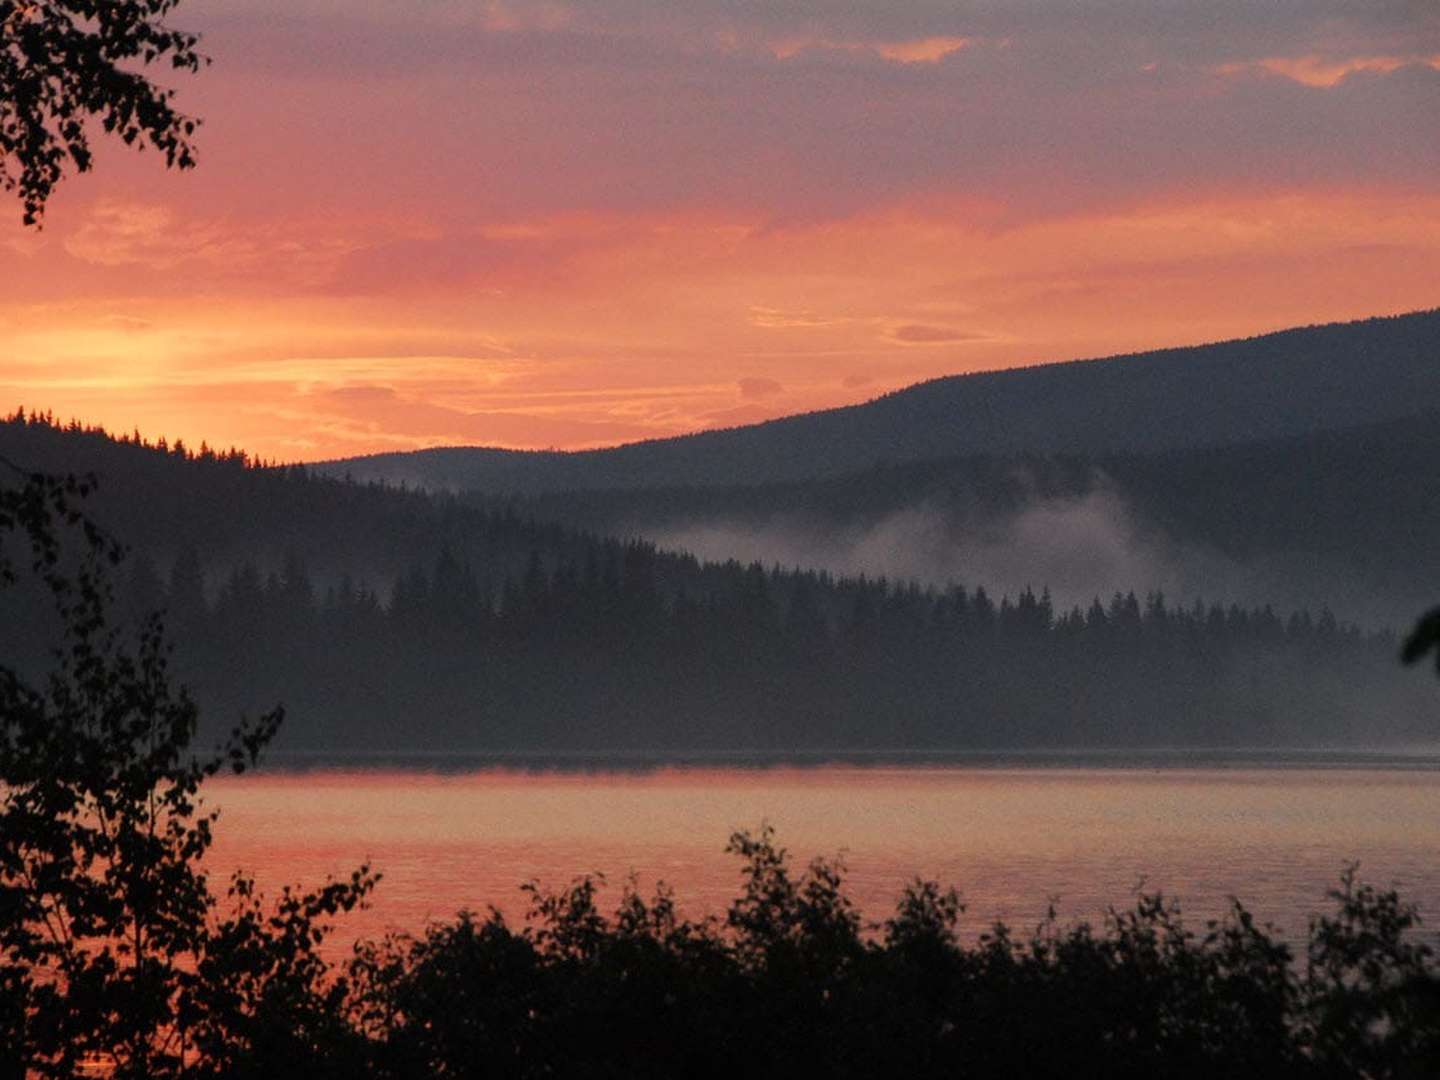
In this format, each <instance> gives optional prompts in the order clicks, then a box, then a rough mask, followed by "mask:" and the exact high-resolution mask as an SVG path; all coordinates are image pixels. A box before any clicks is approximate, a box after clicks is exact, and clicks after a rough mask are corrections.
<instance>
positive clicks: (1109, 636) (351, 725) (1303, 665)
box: [0, 418, 1434, 752]
mask: <svg viewBox="0 0 1440 1080" xmlns="http://www.w3.org/2000/svg"><path fill="white" fill-rule="evenodd" d="M0 454H3V455H4V456H5V457H6V458H7V459H9V460H10V461H13V462H16V463H19V464H23V465H25V466H27V467H29V468H32V469H35V468H40V469H47V470H51V471H75V470H80V471H92V472H95V473H96V474H97V475H98V477H99V480H100V491H99V493H98V494H97V495H96V496H95V497H94V499H93V500H92V501H91V507H92V510H93V513H94V515H95V516H96V517H97V518H99V519H100V520H101V522H102V523H103V524H104V525H105V527H106V528H108V529H109V530H110V531H112V532H114V533H116V534H117V535H118V536H120V537H121V538H123V539H125V540H127V541H129V543H130V544H131V545H132V546H133V548H134V549H135V555H134V557H132V559H131V560H130V561H129V563H128V564H127V565H125V566H123V567H121V569H120V571H119V573H120V579H119V600H120V606H121V608H122V610H124V611H126V612H128V613H129V615H130V616H131V617H135V616H138V615H139V614H141V613H143V612H145V611H147V610H150V609H153V608H156V607H159V608H163V609H165V610H166V611H167V612H168V618H169V622H170V626H171V628H172V631H173V633H174V635H175V637H176V639H177V642H178V648H177V653H176V660H175V662H176V665H177V668H178V670H179V672H180V673H181V675H182V677H183V678H184V679H185V680H187V681H188V682H190V683H191V684H192V685H193V686H194V687H195V688H196V693H197V697H198V700H199V701H200V702H201V703H202V705H203V706H204V707H205V709H206V715H207V716H208V717H209V718H210V721H211V723H212V725H215V726H223V725H224V724H226V723H227V722H228V721H230V720H231V719H233V717H234V716H235V715H236V713H238V712H241V711H250V712H254V711H256V710H259V709H262V708H265V707H268V706H269V705H272V704H273V703H275V702H276V701H283V702H285V703H286V704H287V705H288V706H289V707H290V709H291V717H292V719H291V721H290V723H289V724H288V726H287V729H286V734H285V736H284V738H285V740H286V741H287V742H288V743H289V745H291V746H292V747H309V748H312V749H315V750H318V751H321V752H324V751H326V750H342V749H357V748H368V749H372V750H379V751H389V752H403V751H406V750H414V749H426V750H456V749H458V750H467V751H486V750H507V751H541V752H548V751H556V750H584V751H596V750H607V749H615V748H627V749H632V750H642V751H657V752H684V751H690V750H701V749H706V750H745V751H759V752H784V751H787V750H811V751H843V750H847V749H883V750H905V749H948V750H963V749H968V748H975V747H1020V746H1049V747H1082V746H1096V745H1103V746H1112V747H1126V746H1129V747H1156V746H1187V745H1190V746H1194V745H1205V746H1262V745H1268V746H1316V745H1326V744H1337V743H1343V744H1364V745H1377V744H1384V743H1393V742H1397V741H1407V740H1416V739H1420V738H1423V737H1425V736H1426V734H1427V733H1428V732H1429V731H1430V728H1431V718H1432V712H1433V707H1434V694H1433V687H1432V686H1431V683H1430V680H1428V679H1425V678H1423V677H1422V676H1420V675H1418V674H1417V673H1415V672H1410V671H1405V670H1403V669H1401V668H1400V667H1399V665H1398V664H1397V662H1396V660H1395V650H1396V644H1395V640H1394V638H1393V636H1391V635H1388V634H1383V633H1382V634H1368V633H1363V632H1361V631H1359V630H1357V629H1356V628H1354V627H1353V626H1347V625H1346V624H1345V623H1344V622H1343V621H1341V620H1337V619H1336V618H1335V617H1334V616H1333V615H1331V613H1330V612H1329V611H1327V610H1324V609H1316V610H1314V611H1308V612H1284V611H1277V610H1275V609H1273V608H1272V607H1269V606H1263V605H1255V606H1250V607H1246V606H1241V605H1223V606H1222V605H1213V604H1212V605H1207V604H1199V603H1186V604H1184V605H1183V606H1182V605H1178V604H1176V603H1174V602H1173V601H1169V600H1167V599H1166V598H1165V597H1163V596H1161V595H1159V594H1151V595H1146V594H1145V592H1144V591H1143V589H1142V590H1141V591H1139V593H1138V595H1137V593H1136V592H1131V591H1129V590H1125V591H1119V590H1117V591H1116V592H1115V593H1113V594H1111V595H1109V596H1105V597H1099V598H1095V599H1094V600H1093V602H1089V603H1087V604H1086V605H1083V606H1081V607H1076V608H1069V607H1060V606H1057V605H1056V604H1055V603H1054V602H1053V601H1052V598H1051V597H1050V596H1049V595H1048V594H1047V593H1046V591H1045V589H1044V580H1043V579H1037V580H1036V581H1035V583H1034V588H1033V589H1030V588H1027V589H1023V590H1020V591H1018V592H1017V593H1015V594H1012V595H1010V596H1003V595H1000V596H997V595H995V594H993V593H991V592H989V591H987V590H986V589H985V588H983V583H977V582H974V581H968V582H953V583H950V584H948V585H946V586H944V587H934V588H922V587H918V586H915V585H912V584H909V583H907V582H896V581H878V580H874V579H866V578H860V577H850V578H846V577H840V576H836V575H831V574H825V573H816V572H812V571H800V570H782V569H778V568H774V567H770V568H767V567H765V566H762V565H758V564H749V565H742V564H741V563H739V562H733V561H732V562H725V563H709V564H706V563H702V562H700V561H698V560H696V559H694V558H690V557H687V556H683V555H679V554H668V553H666V552H663V551H661V550H658V549H657V548H656V547H655V546H654V545H653V544H649V543H646V542H642V541H629V542H622V541H619V540H614V539H604V538H600V537H596V536H593V535H590V534H586V533H581V532H577V531H574V530H572V529H569V528H566V527H563V526H560V525H555V524H544V523H533V522H530V521H528V520H526V519H524V518H523V517H521V516H519V515H517V514H515V513H514V512H513V511H511V510H484V509H480V508H475V507H469V506H465V505H463V504H461V503H459V502H457V501H456V500H454V499H449V498H435V497H430V496H426V495H423V494H417V493H413V492H412V493H404V492H397V491H393V490H386V489H383V488H379V487H367V486H360V485H354V484H345V483H342V482H339V481H334V480H326V479H316V478H314V477H311V476H309V475H308V474H306V472H305V471H304V470H302V469H257V468H253V467H251V466H250V465H248V463H247V462H246V461H245V460H244V458H243V457H242V456H241V455H238V454H223V455H216V454H213V453H210V452H208V451H202V452H200V453H196V454H192V453H190V452H189V451H186V450H184V449H183V448H166V449H163V450H162V449H160V448H157V447H147V446H145V445H143V444H141V443H139V442H136V441H117V440H113V439H110V438H109V437H107V436H105V435H104V434H103V433H102V432H98V431H85V430H82V429H80V428H78V427H74V428H69V429H62V428H58V427H56V426H54V425H53V424H52V423H49V422H48V421H47V420H44V419H41V420H35V419H32V418H26V419H19V418H15V419H12V420H10V421H8V422H4V423H0ZM0 482H10V481H0ZM0 598H3V603H4V605H5V606H4V614H5V618H4V619H0V656H3V657H6V658H7V659H8V658H11V657H14V658H17V662H21V663H22V664H24V665H29V664H36V663H43V660H44V646H45V644H46V643H47V642H48V641H50V640H51V638H50V636H49V634H48V632H47V630H46V625H47V624H46V620H45V617H44V614H43V610H42V609H41V608H40V607H38V606H37V605H36V603H35V600H34V597H33V596H30V595H29V594H27V593H25V592H24V591H23V590H18V589H9V590H6V591H4V592H3V593H0ZM212 730H214V728H212Z"/></svg>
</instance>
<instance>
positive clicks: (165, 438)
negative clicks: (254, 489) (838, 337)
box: [4, 305, 1440, 467]
mask: <svg viewBox="0 0 1440 1080" xmlns="http://www.w3.org/2000/svg"><path fill="white" fill-rule="evenodd" d="M1433 314H1440V305H1435V306H1430V307H1422V308H1416V309H1414V310H1410V311H1399V312H1386V313H1382V314H1375V315H1368V316H1360V317H1359V318H1355V319H1345V320H1334V321H1327V322H1315V323H1305V324H1300V325H1295V326H1284V327H1279V328H1275V329H1270V330H1262V331H1258V332H1256V333H1254V334H1243V335H1238V336H1236V337H1231V338H1220V339H1214V340H1206V341H1198V342H1190V343H1182V344H1178V345H1158V346H1154V347H1149V348H1143V347H1142V348H1139V349H1135V350H1131V351H1127V352H1122V353H1111V354H1107V355H1103V356H1072V357H1068V358H1066V359H1063V360H1041V361H1037V362H1035V363H1020V364H1013V365H1007V366H1004V367H997V368H983V369H979V370H975V371H958V372H950V373H940V374H937V375H932V376H929V377H927V378H925V379H921V380H919V381H918V382H914V383H908V384H905V385H903V386H896V387H893V388H891V389H889V390H885V391H883V392H880V393H876V394H875V395H873V396H871V397H866V398H862V399H860V400H857V401H852V402H844V403H841V404H838V405H825V406H820V407H817V408H814V409H804V410H801V411H798V412H793V413H783V414H779V415H776V416H770V417H765V418H763V419H759V420H752V421H748V422H744V423H738V424H732V425H726V426H716V427H708V428H698V429H695V430H693V431H681V432H676V433H673V434H667V435H652V436H647V437H645V438H639V439H632V440H629V441H624V442H614V443H602V444H597V445H593V446H588V445H586V446H573V447H556V446H500V445H494V444H485V443H434V444H432V445H427V446H417V447H412V448H409V449H402V450H393V449H390V450H374V451H364V452H359V453H355V454H351V455H347V456H346V457H343V458H334V457H329V458H327V457H312V458H266V457H265V456H264V455H263V454H262V453H259V452H257V451H255V450H254V449H252V448H251V447H248V446H243V445H239V444H235V443H229V444H222V443H220V442H218V441H214V440H211V439H209V438H207V437H205V436H204V435H201V436H200V437H198V438H192V437H191V436H189V435H183V434H172V433H171V432H168V431H155V432H147V431H142V430H140V429H139V428H138V427H132V428H130V429H117V428H112V427H110V426H108V425H106V424H104V423H102V422H99V421H95V420H93V419H91V418H88V417H85V416H78V415H71V416H63V415H62V414H59V413H56V412H55V411H54V410H53V409H52V408H49V407H48V406H45V405H43V404H39V405H33V404H31V403H27V402H23V401H20V402H15V403H14V405H12V406H11V409H10V411H9V412H7V413H5V414H4V416H5V417H7V418H8V417H10V416H14V415H15V414H16V411H17V410H18V411H21V412H24V413H25V414H26V415H28V416H45V415H49V416H50V417H51V418H52V419H53V421H54V423H55V424H56V425H58V426H61V427H64V426H67V425H70V424H75V423H78V424H79V425H80V426H81V427H82V428H85V429H87V430H89V429H96V430H100V431H103V432H104V433H105V434H106V435H107V436H110V437H112V438H121V437H124V438H134V437H135V436H139V438H140V441H141V443H142V444H143V445H146V446H154V445H156V444H157V443H158V444H160V445H165V446H173V445H175V443H176V442H177V441H179V442H182V443H184V444H185V445H187V446H189V447H190V448H191V449H198V448H199V447H200V446H201V445H207V446H208V447H209V448H210V449H211V450H213V451H215V452H217V453H220V452H233V451H240V452H242V453H244V454H245V455H246V456H247V458H249V459H250V460H251V461H253V462H256V463H263V464H264V465H265V466H267V467H286V466H290V465H324V464H332V463H336V462H342V461H346V460H351V459H363V458H368V457H378V456H385V455H390V454H396V453H402V454H403V453H419V452H424V451H432V450H484V451H494V452H501V453H515V454H529V453H535V454H560V455H575V454H585V453H603V452H605V451H609V450H619V449H623V448H625V447H629V446H639V445H644V444H647V443H657V442H668V441H672V440H675V439H685V438H689V437H690V436H693V435H703V434H718V433H722V432H726V431H735V430H740V429H744V428H750V427H757V426H760V425H763V424H769V423H773V422H777V421H784V420H790V419H794V418H796V417H800V416H808V415H813V414H815V413H823V412H832V411H835V410H837V409H845V408H859V407H864V406H865V405H868V404H871V403H872V402H875V401H878V400H880V399H881V398H884V397H887V396H889V395H892V394H897V393H903V392H905V391H908V390H912V389H915V388H917V387H920V386H924V385H926V384H929V383H933V382H941V381H944V380H947V379H952V378H966V377H969V376H984V375H1002V374H1005V373H1007V372H1017V371H1027V370H1037V369H1043V368H1051V367H1064V366H1067V365H1074V364H1092V363H1099V362H1105V361H1114V360H1128V359H1138V358H1142V357H1146V356H1151V355H1155V354H1160V353H1165V352H1170V351H1186V350H1190V349H1203V348H1207V347H1210V346H1215V345H1226V344H1230V343H1233V342H1240V341H1250V340H1255V339H1258V338H1266V337H1273V336H1277V335H1282V334H1287V333H1292V332H1296V331H1304V330H1316V329H1324V328H1327V327H1338V326H1348V325H1354V324H1358V323H1366V322H1374V321H1377V320H1383V319H1397V318H1406V317H1409V316H1421V315H1433ZM222 448H223V449H222Z"/></svg>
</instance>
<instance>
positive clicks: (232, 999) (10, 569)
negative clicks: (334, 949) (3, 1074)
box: [0, 473, 376, 1078]
mask: <svg viewBox="0 0 1440 1080" xmlns="http://www.w3.org/2000/svg"><path fill="white" fill-rule="evenodd" d="M22 477H23V479H22V482H21V483H20V484H19V485H18V486H13V487H10V486H7V487H0V584H3V585H5V586H8V587H11V588H18V587H21V586H22V585H24V584H25V583H26V582H27V580H28V581H29V582H30V583H32V584H37V585H38V587H39V589H40V591H41V592H43V593H44V594H45V595H47V596H48V597H49V600H50V602H51V604H52V605H53V609H54V613H55V616H56V618H57V622H58V625H59V627H60V629H61V638H60V643H59V645H58V646H57V647H56V648H54V650H53V653H52V658H51V659H52V666H51V668H50V670H49V672H48V673H47V674H46V676H45V677H44V678H43V679H41V680H37V679H35V678H34V677H33V676H32V675H31V674H30V673H29V672H26V671H22V670H20V669H19V668H17V667H15V666H11V665H10V664H8V663H7V664H4V665H0V790H3V800H0V1045H4V1046H6V1047H7V1048H9V1051H10V1053H9V1056H8V1060H9V1061H10V1062H12V1068H13V1069H15V1070H18V1074H19V1075H34V1076H42V1077H50V1076H55V1077H59V1076H70V1075H73V1074H74V1073H75V1071H76V1070H77V1069H78V1068H80V1067H81V1066H82V1065H85V1064H89V1065H103V1066H105V1067H107V1068H109V1069H110V1070H111V1074H112V1075H114V1076H116V1077H137V1078H139V1077H164V1076H170V1075H179V1074H181V1073H185V1074H186V1075H203V1074H204V1071H205V1069H207V1068H208V1069H211V1070H215V1071H216V1074H217V1075H218V1074H220V1073H225V1074H229V1073H230V1072H231V1071H232V1070H231V1069H230V1068H229V1066H230V1065H231V1064H233V1063H234V1062H236V1061H238V1060H241V1059H243V1060H244V1061H245V1062H247V1063H249V1064H254V1063H256V1062H263V1061H265V1060H271V1061H273V1062H275V1063H276V1064H284V1063H292V1062H295V1061H300V1060H305V1058H306V1057H307V1056H317V1055H319V1056H321V1057H323V1056H324V1055H323V1054H321V1052H320V1050H319V1047H320V1046H321V1045H322V1044H323V1043H324V1040H323V1039H321V1038H319V1037H318V1036H317V1032H323V1029H324V1028H325V1027H326V1026H327V1025H329V1024H333V1022H334V1021H335V1017H336V1013H335V1009H334V1008H333V1003H334V1001H335V1000H337V999H336V998H335V997H334V995H335V994H336V993H337V992H340V991H339V988H337V987H336V986H335V985H334V984H333V980H331V979H330V978H329V972H328V968H327V967H326V965H325V964H324V963H323V962H322V961H321V960H320V958H319V957H318V955H317V953H316V947H317V946H318V945H319V943H320V942H321V941H322V940H323V938H324V936H325V933H326V932H327V925H328V924H327V920H328V919H330V917H332V916H334V915H335V914H336V913H338V912H341V911H344V910H348V909H350V908H352V907H353V906H354V905H355V904H357V903H359V902H360V901H361V900H362V899H363V898H364V897H365V896H366V894H367V893H368V892H369V891H370V889H371V888H372V887H373V885H374V883H375V880H376V878H375V875H373V874H371V873H370V872H369V870H368V868H364V867H362V868H361V869H360V870H358V871H356V872H355V874H354V875H353V876H352V877H351V878H350V879H349V880H346V881H339V882H330V883H329V884H327V885H326V886H325V887H324V888H322V889H320V890H318V891H315V892H309V893H301V892H297V891H293V890H286V891H285V892H284V893H282V895H281V896H280V897H279V899H278V901H277V902H276V903H275V904H274V905H273V907H272V906H270V905H267V904H265V902H264V900H263V898H262V897H260V896H259V895H258V894H257V892H256V889H255V885H254V882H253V881H252V880H251V879H249V878H247V877H245V876H243V875H236V876H235V877H234V878H233V879H232V882H231V887H230V899H231V903H230V905H229V910H227V911H225V912H223V913H222V912H221V910H220V903H219V901H218V900H217V898H216V897H215V896H214V894H213V893H212V891H211V888H210V884H209V880H208V877H207V875H206V873H205V870H204V868H203V867H202V865H201V860H202V859H203V857H204V855H205V852H206V851H207V849H208V848H209V847H210V844H211V840H212V828H213V825H214V823H215V820H216V817H217V813H216V812H215V811H213V810H212V811H207V810H205V809H204V807H203V804H202V801H201V799H200V788H201V785H202V784H203V782H204V781H205V780H206V779H207V778H208V777H211V776H213V775H215V774H216V773H217V772H219V771H220V770H221V769H222V768H230V769H232V770H234V771H235V772H241V771H243V770H244V769H246V768H248V767H249V766H251V765H253V764H254V763H255V761H256V760H257V758H258V755H259V754H260V751H261V750H262V749H263V747H264V746H265V745H266V743H268V742H269V741H270V740H271V739H272V738H273V737H274V734H275V732H276V730H277V729H278V727H279V724H280V721H281V718H282V714H281V712H280V710H278V709H276V710H273V711H271V712H269V713H267V714H265V715H264V716H262V717H260V718H259V719H258V720H255V721H253V722H242V723H241V724H239V725H238V726H236V727H235V728H234V729H233V730H232V731H231V733H230V735H229V737H228V738H227V739H226V740H225V741H224V742H223V744H222V746H221V747H220V748H219V749H218V751H217V752H216V753H215V754H214V755H212V756H208V757H196V756H195V755H194V754H192V753H191V751H190V743H191V740H192V737H193V736H194V734H195V729H196V720H197V709H196V706H195V704H194V703H193V702H192V701H191V699H190V697H189V695H188V694H187V693H186V692H185V691H184V690H183V689H178V688H176V687H175V686H174V684H173V682H172V680H171V677H170V674H169V669H168V655H167V654H168V647H167V645H166V641H165V637H164V632H163V628H162V626H161V623H160V620H159V618H158V617H157V616H153V615H152V616H150V617H148V618H146V619H145V620H144V621H143V623H142V624H141V626H140V628H139V630H138V633H137V634H136V635H135V638H134V640H133V641H131V640H128V638H127V635H125V634H124V633H122V631H121V630H120V629H119V628H117V627H116V626H114V625H112V622H111V609H112V606H113V596H112V589H111V586H110V583H109V571H110V568H111V567H112V566H113V565H114V564H115V563H116V562H117V561H119V559H120V557H121V549H120V547H119V545H118V544H116V543H115V542H114V541H113V540H112V539H110V538H109V537H108V536H107V535H106V533H105V532H104V531H103V530H102V529H101V528H99V527H98V526H97V525H96V524H95V522H94V521H92V520H91V519H90V518H89V517H88V516H86V515H85V513H84V512H83V511H82V510H81V509H79V500H80V499H81V498H83V497H84V496H85V495H86V494H87V493H88V491H89V489H90V487H91V484H90V482H88V481H85V480H79V479H76V478H74V477H67V478H63V479H62V478H55V477H51V476H47V475H45V474H39V473H31V474H22ZM27 1070H28V1071H27ZM197 1070H199V1071H198V1073H197Z"/></svg>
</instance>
